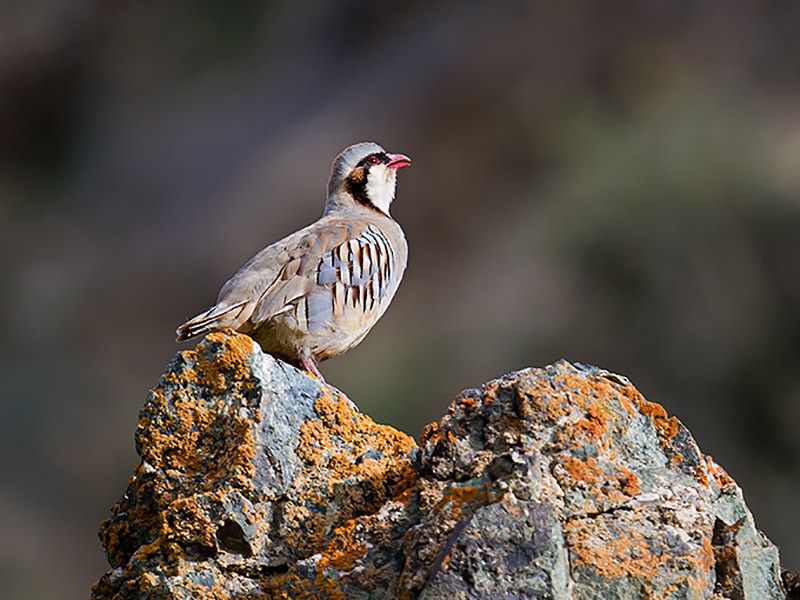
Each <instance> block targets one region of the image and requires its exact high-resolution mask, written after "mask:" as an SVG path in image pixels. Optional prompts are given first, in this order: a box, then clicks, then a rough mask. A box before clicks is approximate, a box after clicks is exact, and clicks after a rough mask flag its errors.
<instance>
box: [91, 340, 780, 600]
mask: <svg viewBox="0 0 800 600" xmlns="http://www.w3.org/2000/svg"><path fill="white" fill-rule="evenodd" d="M136 446H137V451H138V452H139V455H140V457H141V463H140V465H139V466H138V467H137V469H136V471H135V472H134V474H133V476H132V477H131V481H130V484H129V486H128V489H127V491H126V492H125V494H124V495H123V497H122V498H121V499H120V500H119V502H117V504H116V505H115V506H114V508H113V509H112V515H111V518H110V519H109V520H108V521H106V522H104V523H103V524H102V526H101V532H100V536H101V540H102V542H103V545H104V547H105V549H106V553H107V555H108V560H109V563H110V565H111V570H109V571H108V572H107V573H106V574H105V575H103V577H102V578H101V579H100V580H99V581H98V582H97V583H96V584H95V586H94V588H93V590H92V597H93V598H95V599H98V600H99V599H101V598H108V599H111V598H175V599H177V598H181V599H183V598H187V599H188V598H194V599H201V598H215V599H219V598H281V597H283V598H300V597H309V598H314V597H316V598H373V599H377V598H499V597H530V598H554V599H560V598H576V599H584V598H585V599H590V598H719V599H722V598H730V599H734V598H737V599H738V598H746V599H752V600H755V599H759V600H761V599H769V598H784V597H785V591H784V589H783V587H782V583H781V579H780V569H779V563H778V553H777V549H776V548H775V546H774V545H773V544H771V543H770V542H769V540H767V539H766V538H765V537H764V536H763V534H761V533H760V532H759V531H758V530H757V529H756V527H755V523H754V521H753V517H752V515H751V514H750V512H749V510H748V509H747V506H746V505H745V503H744V500H743V497H742V493H741V490H740V489H739V487H738V486H737V485H736V483H735V482H734V481H733V480H732V479H731V478H730V477H729V476H728V475H727V474H726V473H725V472H724V470H723V469H722V468H721V467H719V466H718V465H717V464H716V463H714V462H713V460H711V458H710V457H708V456H706V455H704V454H703V453H702V452H701V451H700V450H699V448H698V446H697V444H696V443H695V441H694V440H693V438H692V436H691V434H690V433H689V431H688V430H687V429H686V428H685V427H684V426H683V425H682V424H681V423H680V422H679V421H678V420H677V419H676V418H675V417H670V416H669V415H668V414H667V413H666V411H665V410H664V409H663V408H662V407H661V406H659V405H657V404H654V403H651V402H648V401H647V400H645V399H644V398H643V397H642V395H641V394H640V393H639V392H638V391H637V390H636V389H635V388H634V387H633V386H632V385H631V384H630V382H628V381H627V379H625V378H624V377H621V376H619V375H615V374H612V373H608V372H606V371H603V370H601V369H598V368H596V367H591V366H586V365H580V364H570V363H567V362H563V361H562V362H559V363H557V364H554V365H551V366H548V367H546V368H543V369H525V370H522V371H519V372H515V373H511V374H509V375H506V376H504V377H502V378H500V379H497V380H494V381H491V382H488V383H486V384H484V385H483V386H482V387H481V388H479V389H472V390H467V391H465V392H463V393H462V394H461V395H460V396H459V397H458V398H456V399H455V400H454V401H453V402H452V403H451V405H450V407H449V408H448V411H447V413H446V414H445V415H444V417H443V418H442V419H441V420H440V421H439V422H437V423H432V424H430V425H428V426H427V427H426V428H425V430H424V431H423V433H422V436H421V437H420V440H419V444H417V443H416V442H415V441H414V440H413V438H411V437H410V436H408V435H406V434H404V433H402V432H399V431H397V430H395V429H393V428H391V427H388V426H385V425H379V424H376V423H374V422H373V421H372V420H371V419H370V418H369V417H367V416H366V415H363V414H361V413H359V412H357V411H355V410H354V409H353V408H352V407H351V405H350V403H349V401H348V400H347V399H346V398H345V397H344V396H342V395H341V394H340V393H339V392H338V391H336V390H332V389H331V388H328V387H327V386H325V385H320V384H319V383H318V382H317V381H316V380H314V379H312V378H310V377H308V376H307V375H305V374H304V373H302V372H300V371H297V370H296V369H294V368H292V367H290V366H288V365H285V364H284V363H281V362H279V361H276V360H275V359H273V358H272V357H270V356H269V355H266V354H263V353H262V352H261V351H260V350H259V349H258V347H257V346H256V345H255V344H254V343H253V342H252V341H251V340H250V339H249V338H247V337H246V336H243V335H239V334H223V333H215V334H211V335H209V336H208V337H207V338H206V339H205V340H204V341H203V342H202V343H201V344H199V345H198V347H197V348H196V349H195V350H191V351H185V352H182V353H180V354H179V355H178V356H177V357H176V358H175V359H174V360H173V361H172V363H170V365H169V367H168V369H167V372H166V373H165V374H164V375H163V376H162V378H161V380H160V382H159V384H158V386H157V387H156V388H155V389H154V390H153V391H152V392H151V393H150V396H149V398H148V400H147V402H146V403H145V406H144V407H143V409H142V411H141V415H140V422H139V427H138V430H137V433H136Z"/></svg>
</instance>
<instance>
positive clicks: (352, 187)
mask: <svg viewBox="0 0 800 600" xmlns="http://www.w3.org/2000/svg"><path fill="white" fill-rule="evenodd" d="M410 164H411V159H409V158H408V157H407V156H405V155H403V154H389V153H387V152H386V151H384V149H383V148H381V147H380V146H379V145H378V144H375V143H373V142H363V143H360V144H355V145H353V146H350V147H348V148H346V149H345V150H343V151H342V153H341V154H339V156H337V157H336V159H335V160H334V161H333V166H332V168H331V175H330V179H329V180H328V188H327V192H328V195H327V200H326V202H325V210H324V212H323V214H322V217H320V219H319V220H318V221H316V222H315V223H312V224H311V225H309V226H308V227H305V228H304V229H301V230H300V231H298V232H296V233H293V234H291V235H290V236H288V237H285V238H284V239H282V240H280V241H278V242H275V243H274V244H272V245H271V246H267V247H266V248H264V249H263V250H262V251H261V252H259V253H258V254H256V255H255V256H254V257H253V258H251V259H250V260H249V261H248V262H247V263H246V264H245V265H244V266H243V267H242V268H241V269H239V271H238V272H237V273H236V274H235V275H234V276H233V277H231V278H230V279H229V280H228V281H227V283H225V285H223V286H222V289H221V290H220V292H219V296H218V298H217V303H216V304H215V305H214V306H212V307H211V308H209V309H208V310H207V311H205V312H203V313H201V314H199V315H197V316H196V317H194V318H193V319H190V320H188V321H186V323H184V324H183V325H181V326H180V327H178V329H177V332H176V333H177V334H178V337H177V341H179V342H180V341H183V340H188V339H190V338H192V337H195V336H198V335H203V334H205V333H208V332H210V331H215V330H219V329H225V328H231V329H233V330H235V331H239V332H242V333H245V334H247V335H249V336H251V337H252V338H253V339H254V340H256V341H257V342H258V343H259V344H260V345H261V348H262V349H263V350H264V351H265V352H268V353H270V354H273V355H275V356H278V357H280V358H283V359H285V360H288V361H289V362H292V363H294V364H297V365H299V366H301V367H302V368H304V369H306V370H307V371H310V372H311V373H313V374H314V375H315V376H317V377H319V378H320V379H321V380H322V381H324V378H323V377H322V375H321V374H320V372H319V370H318V368H317V364H318V363H319V362H320V361H323V360H326V359H328V358H331V357H333V356H337V355H339V354H342V353H344V352H346V351H347V350H349V349H350V348H352V347H354V346H356V345H357V344H358V343H359V342H361V340H363V339H364V336H366V335H367V333H368V332H369V330H370V329H372V327H373V326H374V325H375V323H376V322H377V321H378V319H380V318H381V316H382V315H383V313H384V312H385V311H386V309H387V307H388V306H389V303H390V302H391V301H392V298H393V297H394V294H395V292H396V291H397V288H398V286H399V285H400V280H401V279H402V277H403V272H404V271H405V268H406V262H407V258H408V245H407V243H406V238H405V235H404V234H403V230H402V229H401V228H400V225H398V224H397V222H396V221H395V220H394V219H393V218H392V217H391V215H390V214H389V207H390V205H391V203H392V201H393V200H394V196H395V185H396V182H397V171H398V169H401V168H403V167H407V166H409V165H410Z"/></svg>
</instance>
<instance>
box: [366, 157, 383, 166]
mask: <svg viewBox="0 0 800 600" xmlns="http://www.w3.org/2000/svg"><path fill="white" fill-rule="evenodd" d="M367 164H368V165H372V166H375V165H379V164H381V159H380V158H379V157H378V156H375V155H373V156H370V157H369V158H368V159H367Z"/></svg>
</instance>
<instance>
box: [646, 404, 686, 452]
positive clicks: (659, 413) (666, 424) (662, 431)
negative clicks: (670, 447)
mask: <svg viewBox="0 0 800 600" xmlns="http://www.w3.org/2000/svg"><path fill="white" fill-rule="evenodd" d="M637 406H638V408H639V412H641V413H642V414H643V415H644V416H646V417H650V418H651V419H652V420H653V424H654V425H655V426H656V430H657V431H658V434H659V437H660V438H661V440H662V442H663V443H670V442H671V441H672V438H674V437H675V436H676V435H677V433H678V430H679V429H680V421H678V419H677V418H676V417H670V416H669V415H668V414H667V411H666V410H665V409H664V407H663V406H661V405H660V404H656V403H655V402H648V401H647V400H645V399H644V398H641V397H639V399H638V401H637Z"/></svg>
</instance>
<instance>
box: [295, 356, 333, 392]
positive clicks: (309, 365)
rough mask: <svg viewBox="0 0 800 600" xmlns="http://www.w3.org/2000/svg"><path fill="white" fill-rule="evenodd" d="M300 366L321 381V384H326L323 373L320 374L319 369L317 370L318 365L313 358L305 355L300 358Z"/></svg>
mask: <svg viewBox="0 0 800 600" xmlns="http://www.w3.org/2000/svg"><path fill="white" fill-rule="evenodd" d="M300 364H301V365H302V367H303V368H304V369H305V370H306V371H308V372H309V373H311V374H312V375H313V376H314V377H316V378H317V379H319V381H320V383H325V378H324V377H323V376H322V373H320V372H319V369H318V368H317V363H315V362H314V359H313V358H311V357H310V356H308V355H306V354H304V355H303V356H301V357H300ZM326 385H327V384H326Z"/></svg>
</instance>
